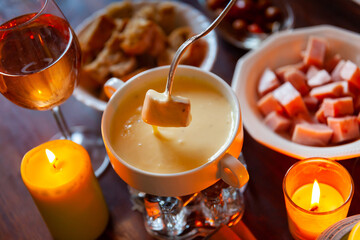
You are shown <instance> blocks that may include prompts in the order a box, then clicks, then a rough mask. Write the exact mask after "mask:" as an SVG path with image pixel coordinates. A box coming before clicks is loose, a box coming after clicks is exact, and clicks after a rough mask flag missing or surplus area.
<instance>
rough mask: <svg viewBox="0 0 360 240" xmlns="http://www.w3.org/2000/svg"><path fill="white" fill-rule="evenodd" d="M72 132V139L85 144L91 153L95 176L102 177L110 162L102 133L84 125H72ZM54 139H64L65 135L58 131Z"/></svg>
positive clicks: (82, 144)
mask: <svg viewBox="0 0 360 240" xmlns="http://www.w3.org/2000/svg"><path fill="white" fill-rule="evenodd" d="M70 133H71V137H70V140H71V141H73V142H75V143H77V144H80V145H81V146H83V147H84V148H85V149H86V151H87V152H88V153H89V155H90V159H91V164H92V167H93V169H94V172H95V176H96V177H97V178H98V177H100V176H101V174H102V173H103V172H104V171H105V170H106V168H107V167H108V166H109V162H110V161H109V157H108V155H107V153H106V150H105V146H104V142H103V140H102V137H101V134H100V133H99V132H96V131H93V130H91V129H87V128H85V127H82V126H77V127H71V128H70ZM54 139H64V136H63V135H62V134H61V133H57V134H56V135H54V136H53V137H52V138H51V140H54Z"/></svg>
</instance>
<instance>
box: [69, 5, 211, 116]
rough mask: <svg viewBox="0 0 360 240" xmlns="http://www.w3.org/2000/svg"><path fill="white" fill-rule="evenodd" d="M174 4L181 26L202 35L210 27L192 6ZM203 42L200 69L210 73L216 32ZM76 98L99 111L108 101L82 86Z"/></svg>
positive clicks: (204, 17) (95, 15) (207, 21)
mask: <svg viewBox="0 0 360 240" xmlns="http://www.w3.org/2000/svg"><path fill="white" fill-rule="evenodd" d="M157 2H159V1H150V0H149V1H133V2H132V4H133V5H134V6H135V7H141V6H144V5H148V4H156V3H157ZM172 4H173V5H175V8H176V22H177V24H178V25H179V26H189V27H190V28H191V29H192V31H193V32H194V33H200V32H201V31H203V30H204V29H205V28H206V27H208V26H209V25H210V22H209V20H208V19H207V17H206V16H204V15H203V14H202V13H201V12H199V11H198V10H197V9H195V8H193V7H192V6H190V5H188V4H185V3H181V2H172ZM104 12H105V9H101V10H99V11H97V12H95V13H93V14H92V15H91V16H89V17H88V18H86V19H85V20H84V21H83V22H82V23H81V24H79V26H78V27H77V28H76V29H75V32H76V33H77V34H80V33H81V32H82V31H83V30H84V29H85V28H86V27H87V26H88V25H89V24H90V23H91V22H92V21H93V20H94V19H95V18H96V17H97V16H99V15H101V14H103V13H104ZM203 40H205V41H206V42H207V45H208V51H207V54H206V56H205V58H204V60H203V62H202V63H201V65H200V66H199V67H200V68H201V69H203V70H206V71H210V70H211V69H212V67H213V65H214V62H215V60H216V55H217V51H218V43H217V38H216V34H215V32H214V31H213V32H210V33H209V34H208V35H206V36H205V37H204V38H203ZM74 96H75V98H76V99H77V100H79V101H81V102H83V103H84V104H85V105H87V106H89V107H92V108H94V109H96V110H99V111H104V110H105V107H106V101H104V100H101V99H99V98H97V97H95V96H94V95H93V94H91V93H90V92H89V91H87V90H86V89H84V88H82V87H81V86H78V87H77V88H76V89H75V91H74Z"/></svg>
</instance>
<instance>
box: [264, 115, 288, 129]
mask: <svg viewBox="0 0 360 240" xmlns="http://www.w3.org/2000/svg"><path fill="white" fill-rule="evenodd" d="M265 124H266V125H267V126H269V127H270V128H271V129H272V130H273V131H275V132H281V131H286V130H287V129H288V128H289V127H290V124H291V121H290V120H289V119H288V118H286V117H284V116H282V115H281V114H279V113H277V112H271V113H269V114H268V115H267V116H266V117H265Z"/></svg>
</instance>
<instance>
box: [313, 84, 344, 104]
mask: <svg viewBox="0 0 360 240" xmlns="http://www.w3.org/2000/svg"><path fill="white" fill-rule="evenodd" d="M345 87H346V85H344V84H343V83H342V82H334V83H328V84H325V85H322V86H319V87H315V88H313V89H311V91H310V93H309V95H310V96H313V97H316V98H317V99H318V100H320V101H322V99H324V98H336V97H340V96H342V94H343V93H344V91H345V90H346V89H345Z"/></svg>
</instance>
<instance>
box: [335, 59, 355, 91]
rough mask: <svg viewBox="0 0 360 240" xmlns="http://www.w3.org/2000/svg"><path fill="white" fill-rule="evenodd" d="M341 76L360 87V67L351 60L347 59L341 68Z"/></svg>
mask: <svg viewBox="0 0 360 240" xmlns="http://www.w3.org/2000/svg"><path fill="white" fill-rule="evenodd" d="M340 77H341V78H342V79H344V80H346V81H348V82H350V83H352V84H353V85H354V86H355V87H357V88H359V89H360V68H359V67H358V66H356V64H355V63H353V62H351V61H349V60H348V61H346V62H345V64H344V66H343V67H342V68H341V71H340Z"/></svg>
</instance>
